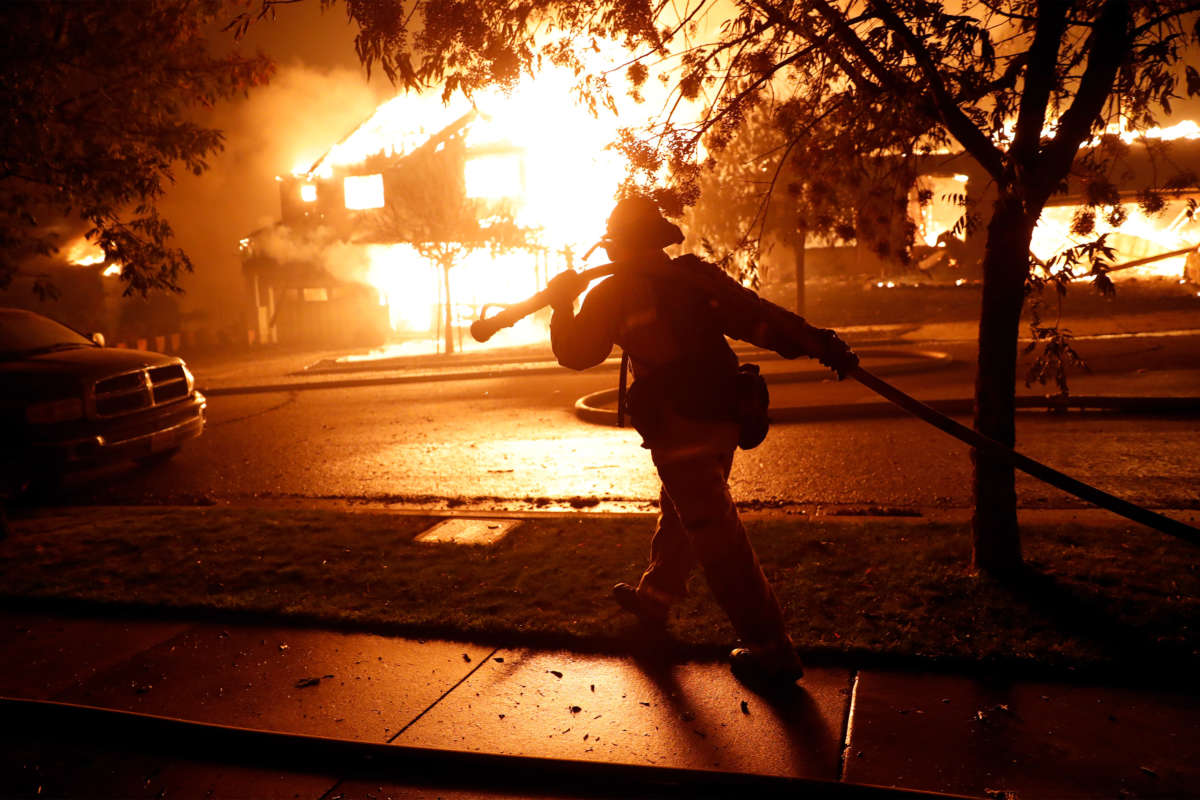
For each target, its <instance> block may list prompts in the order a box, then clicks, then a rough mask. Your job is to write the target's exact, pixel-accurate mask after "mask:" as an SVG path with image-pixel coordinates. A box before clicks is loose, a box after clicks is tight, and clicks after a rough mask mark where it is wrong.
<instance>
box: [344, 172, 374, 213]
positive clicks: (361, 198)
mask: <svg viewBox="0 0 1200 800" xmlns="http://www.w3.org/2000/svg"><path fill="white" fill-rule="evenodd" d="M342 189H343V191H344V192H345V194H346V208H347V209H348V210H350V211H365V210H367V209H372V208H383V175H381V174H379V173H375V174H374V175H347V176H346V178H345V179H344V180H343V181H342Z"/></svg>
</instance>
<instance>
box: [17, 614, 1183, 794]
mask: <svg viewBox="0 0 1200 800" xmlns="http://www.w3.org/2000/svg"><path fill="white" fill-rule="evenodd" d="M0 638H2V639H3V641H4V642H5V645H6V646H5V648H4V653H3V655H0V686H2V687H3V693H4V694H5V695H6V696H7V697H6V699H5V700H4V701H3V705H4V707H5V718H6V719H7V720H8V722H9V724H8V725H6V726H4V728H3V730H2V732H0V739H2V740H4V744H5V748H4V755H3V756H0V786H4V787H6V789H5V790H4V792H3V794H4V796H5V797H163V798H179V797H185V798H191V797H196V798H201V797H204V798H207V797H236V798H242V797H245V798H268V797H290V798H313V800H317V799H318V798H333V797H342V798H351V797H361V798H384V797H406V798H407V797H426V796H428V797H434V796H437V797H507V796H521V797H527V796H531V795H539V796H546V795H547V794H548V795H549V796H563V797H576V796H597V795H599V796H647V797H653V796H665V795H670V796H702V795H705V794H706V792H710V793H711V791H716V788H717V787H720V786H722V785H723V784H722V783H721V781H723V780H735V779H736V780H742V781H746V782H747V783H746V784H745V787H744V788H745V789H746V790H754V791H756V793H765V794H768V795H770V794H773V793H777V792H779V791H783V790H785V789H786V790H788V791H790V792H801V791H802V790H806V789H807V790H816V791H817V792H818V793H819V794H821V795H822V796H826V795H828V794H829V793H831V792H834V791H835V790H836V789H839V788H840V789H843V790H847V791H849V790H854V791H857V790H858V789H860V788H861V787H869V786H877V787H896V788H899V789H906V790H912V791H916V792H939V793H950V794H956V795H966V796H973V797H1008V798H1037V797H1051V798H1069V797H1079V798H1094V797H1113V798H1116V797H1195V796H1200V697H1198V696H1197V694H1196V693H1195V691H1194V689H1193V688H1192V687H1188V686H1176V687H1173V686H1159V687H1153V688H1149V689H1147V688H1121V687H1111V686H1100V685H1090V684H1083V683H1078V682H1071V681H1053V680H1009V679H1005V678H1004V677H1003V676H996V675H991V676H982V675H969V674H952V673H931V674H914V673H906V672H899V671H889V670H884V669H876V668H858V667H856V666H855V665H853V664H846V665H842V666H830V665H823V666H819V667H814V668H812V669H810V670H809V672H808V674H807V675H806V676H805V678H804V679H803V680H802V681H801V682H800V683H799V684H798V686H797V687H796V688H795V689H794V691H788V692H780V693H777V694H773V695H770V696H764V695H762V694H758V693H756V692H754V691H752V690H750V689H748V688H747V687H745V686H743V685H742V684H741V683H739V682H738V681H737V680H735V679H734V678H733V677H732V675H731V674H730V672H729V670H728V668H727V667H726V666H725V665H724V664H721V663H705V662H682V663H679V662H670V661H666V660H663V659H661V658H658V657H656V656H655V655H654V654H653V652H652V651H649V652H646V653H643V654H641V655H627V656H613V655H591V654H586V653H578V652H565V651H558V650H551V651H542V650H530V649H525V648H513V649H510V648H505V647H499V648H495V647H489V646H479V645H475V644H471V643H469V642H454V641H440V640H414V639H404V638H395V637H388V636H377V635H372V634H365V633H340V632H333V631H324V630H312V629H298V628H283V627H271V626H261V625H245V626H231V625H213V624H207V623H202V624H188V623H165V622H154V621H134V620H113V619H103V618H85V617H71V616H63V615H57V614H51V613H21V612H16V611H8V612H4V613H0ZM11 698H25V699H32V700H43V701H56V702H58V703H66V704H70V706H69V707H68V708H67V709H66V710H64V709H63V707H61V706H55V707H49V708H41V707H36V706H35V707H32V708H31V707H29V706H26V705H23V704H17V703H16V702H15V701H14V700H12V699H11ZM79 706H86V707H96V708H101V709H113V710H117V711H124V712H136V713H138V714H145V715H153V718H151V719H149V721H147V718H140V719H138V720H134V721H133V722H129V721H128V720H116V721H114V720H112V719H110V718H108V717H104V716H101V717H98V718H97V717H95V716H91V715H88V714H85V713H82V712H81V711H80V710H79V708H78V707H79ZM160 717H168V718H173V719H182V720H189V721H194V722H197V723H205V724H208V725H218V726H233V727H232V728H228V729H227V728H218V729H204V732H205V734H206V735H205V737H203V738H198V737H197V736H196V735H195V733H194V732H193V731H191V730H190V729H187V728H185V729H184V730H183V731H175V730H173V729H166V730H163V731H160V730H158V729H152V728H150V727H149V725H150V723H153V722H155V721H156V720H157V719H158V718H160ZM139 726H140V727H141V728H142V729H143V730H142V732H141V734H139V733H138V728H139ZM131 727H132V729H133V732H132V733H131V732H130V731H129V729H130V728H131ZM244 729H252V730H253V731H267V732H272V733H271V734H270V735H265V736H262V737H261V738H249V739H246V738H239V736H242V735H243V734H244V733H245V730H244ZM289 734H301V735H303V736H304V737H321V738H319V739H308V738H304V739H286V738H284V739H280V737H282V736H284V735H289ZM272 737H274V738H272ZM347 742H349V743H350V744H347ZM354 743H357V744H358V745H360V746H361V747H362V748H364V752H366V754H367V757H366V758H365V761H364V758H363V757H362V754H361V753H358V752H357V751H355V750H354V749H353V748H354V747H355V744H354ZM346 748H351V749H349V750H347V749H346ZM365 748H370V750H365ZM379 748H392V752H394V753H395V755H396V756H397V759H396V760H395V761H394V762H393V761H389V760H388V759H387V758H386V754H387V751H386V750H380V749H379ZM310 751H311V752H310ZM302 752H303V753H305V755H304V756H303V758H300V757H299V756H298V754H300V753H302ZM447 758H449V759H452V761H450V762H445V759H447ZM439 759H441V760H439ZM480 759H483V760H480ZM298 762H299V763H298ZM531 763H532V765H534V766H535V767H537V769H535V770H533V771H532V772H531V771H530V769H529V768H528V767H529V765H530V764H531ZM364 764H366V765H368V767H367V768H364ZM484 768H486V769H487V770H489V771H490V772H489V773H488V774H481V773H480V770H482V769H484ZM621 770H642V771H635V772H632V773H630V772H622V771H621ZM489 775H490V777H489ZM614 779H615V780H617V781H618V783H614V784H612V785H611V788H612V789H613V791H612V793H609V791H608V790H607V789H606V788H605V787H606V786H609V785H610V784H609V783H607V782H609V781H612V780H614ZM768 780H774V781H775V782H774V783H771V782H767V781H768ZM706 785H707V788H705V787H706ZM618 786H619V787H620V788H619V791H618V789H617V787H618ZM456 787H457V788H456ZM726 788H730V790H731V791H732V787H731V786H729V787H726ZM864 791H865V790H864ZM716 793H717V795H718V796H722V795H724V791H717V792H716ZM863 796H867V795H863ZM870 796H875V795H870ZM882 796H886V795H882ZM897 796H900V795H897Z"/></svg>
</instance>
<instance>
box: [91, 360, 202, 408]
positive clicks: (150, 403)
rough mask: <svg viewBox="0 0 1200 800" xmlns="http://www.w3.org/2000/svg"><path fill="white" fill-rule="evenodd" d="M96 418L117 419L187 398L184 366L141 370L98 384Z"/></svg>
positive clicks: (101, 381) (98, 382)
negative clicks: (123, 415) (117, 417)
mask: <svg viewBox="0 0 1200 800" xmlns="http://www.w3.org/2000/svg"><path fill="white" fill-rule="evenodd" d="M95 394H96V414H97V416H100V417H116V416H120V415H121V414H132V413H133V412H135V411H140V410H142V409H144V408H152V407H154V406H159V405H162V404H163V403H169V402H171V401H173V400H179V399H181V398H184V397H187V394H188V386H187V377H186V376H185V375H184V372H183V366H182V365H181V364H170V365H168V366H165V367H152V368H150V369H139V370H137V371H136V372H126V373H124V374H123V375H116V376H114V377H112V378H105V379H104V380H100V381H96V386H95Z"/></svg>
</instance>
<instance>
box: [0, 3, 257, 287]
mask: <svg viewBox="0 0 1200 800" xmlns="http://www.w3.org/2000/svg"><path fill="white" fill-rule="evenodd" d="M236 6H237V2H236V0H193V2H188V3H179V2H174V0H87V1H86V2H80V0H11V1H10V2H7V3H4V4H3V6H2V8H0V106H3V108H4V109H5V111H6V119H5V124H4V126H3V127H2V128H0V289H2V288H5V287H7V286H9V284H10V283H11V282H12V280H13V278H14V277H15V276H16V275H17V274H19V273H20V272H21V271H22V270H23V269H29V265H30V264H31V263H34V262H36V261H37V259H38V258H39V257H46V256H53V255H54V254H56V253H57V252H58V249H59V248H60V247H61V246H62V245H63V244H65V241H66V239H67V238H68V237H74V236H77V235H79V234H80V233H83V234H85V235H86V236H87V237H88V238H89V239H90V240H91V241H93V242H94V243H96V244H97V245H99V246H100V248H101V249H102V250H103V251H104V255H105V257H106V259H107V260H108V261H110V262H113V263H120V264H122V265H123V267H124V269H123V271H122V272H121V280H122V281H124V282H125V284H126V287H125V291H126V294H130V293H135V292H136V293H140V294H145V293H146V292H148V291H150V290H152V289H168V290H178V288H179V287H178V283H177V281H178V278H179V276H180V274H181V273H182V272H189V271H191V269H192V264H191V261H190V260H189V259H188V257H187V255H186V254H185V253H184V252H182V251H181V250H179V249H177V248H174V247H172V246H171V245H170V240H171V237H172V231H171V226H170V224H169V223H168V222H167V220H165V219H164V218H163V217H162V216H161V215H160V214H159V212H158V210H157V209H156V207H155V204H156V203H157V201H158V200H160V199H161V198H162V196H163V194H164V191H165V189H166V186H167V185H168V184H169V183H170V182H171V181H172V179H173V174H174V170H175V169H176V168H177V167H178V166H182V167H183V168H184V169H187V170H189V171H190V172H193V173H195V174H200V173H202V172H203V171H204V170H205V169H206V168H207V167H208V161H207V160H208V159H209V158H210V157H211V156H212V155H213V154H215V153H216V152H218V151H219V150H220V149H221V146H222V144H221V142H222V135H221V132H220V131H217V130H213V129H211V128H207V127H205V126H204V125H202V124H199V123H197V122H195V121H194V120H193V119H192V118H191V116H190V115H191V112H192V111H193V110H194V109H196V108H197V107H203V106H209V105H212V104H213V103H215V102H216V101H218V100H221V99H223V98H227V97H231V96H233V95H235V94H237V93H239V92H243V91H246V90H247V89H248V88H249V87H252V86H254V85H257V84H260V83H263V82H265V81H266V80H267V78H268V77H269V75H270V71H271V65H270V62H269V61H268V60H267V59H266V58H265V57H264V56H261V55H258V56H254V57H243V56H241V55H238V54H237V53H234V54H231V55H224V56H215V55H212V54H211V53H210V51H209V48H208V43H207V41H206V39H205V30H206V26H208V25H210V24H211V23H212V22H214V21H217V20H224V19H225V18H227V17H228V16H229V15H230V14H232V13H233V11H232V9H233V8H234V7H236ZM34 287H35V290H36V291H38V292H40V293H42V294H43V295H45V294H54V293H55V292H56V289H55V287H54V286H52V285H50V284H49V283H48V282H47V281H46V279H45V276H44V275H43V276H42V277H40V278H37V279H36V280H35V283H34Z"/></svg>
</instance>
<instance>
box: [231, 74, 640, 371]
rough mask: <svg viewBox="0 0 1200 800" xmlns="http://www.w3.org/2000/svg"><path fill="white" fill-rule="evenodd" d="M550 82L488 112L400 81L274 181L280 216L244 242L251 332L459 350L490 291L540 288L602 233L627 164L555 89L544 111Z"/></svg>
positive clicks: (512, 335) (285, 339) (515, 295)
mask: <svg viewBox="0 0 1200 800" xmlns="http://www.w3.org/2000/svg"><path fill="white" fill-rule="evenodd" d="M553 91H555V88H554V87H553V86H546V85H539V87H538V89H537V91H534V90H532V89H531V90H529V91H526V92H523V93H514V94H513V95H511V96H505V97H503V98H496V99H495V100H494V108H495V109H496V110H495V111H494V112H493V113H489V112H487V111H485V110H482V108H481V107H480V106H476V107H471V108H468V109H465V110H463V109H458V110H455V109H452V108H448V107H446V106H443V105H442V104H440V103H436V104H434V103H432V102H430V101H427V100H424V99H423V98H420V97H413V96H409V95H402V96H399V97H397V98H395V99H393V100H391V101H388V102H387V103H385V104H383V105H382V106H380V107H379V109H377V110H376V112H375V114H374V115H373V116H372V117H371V118H370V119H368V120H367V121H366V122H364V123H363V124H362V125H361V126H359V128H357V129H356V130H355V131H353V132H352V133H351V134H350V135H348V136H347V137H345V138H344V139H342V140H341V141H340V142H338V143H337V144H336V145H334V146H333V147H332V148H331V149H330V150H329V151H328V152H326V153H325V154H324V155H323V156H322V157H321V158H320V159H318V160H317V162H316V163H315V164H312V165H311V166H305V167H302V168H300V169H297V170H295V171H294V172H293V173H292V174H291V175H288V176H286V177H281V178H279V179H277V180H278V182H279V190H280V207H281V217H280V220H279V221H278V222H277V223H276V224H274V225H271V226H269V227H267V228H263V229H260V230H258V231H255V232H254V233H252V234H250V235H249V236H247V237H246V238H245V239H243V240H242V243H241V253H242V261H243V270H244V275H245V279H246V290H247V297H248V299H249V301H250V302H251V303H252V305H253V311H252V314H251V319H253V320H255V321H256V325H257V331H256V334H257V337H258V339H259V340H260V341H262V342H281V343H302V342H303V343H319V344H326V345H336V346H343V345H354V346H363V345H371V346H374V345H379V344H382V343H383V342H384V341H391V342H393V343H395V344H396V345H397V346H399V347H405V346H406V345H407V346H408V347H410V348H411V349H412V350H414V351H417V352H422V351H423V352H429V351H430V350H431V349H432V348H433V347H437V348H439V349H443V350H445V351H447V352H452V351H454V350H457V349H460V348H461V347H462V346H463V345H464V337H463V335H462V333H463V331H464V330H465V329H466V327H468V326H469V324H470V322H471V321H472V320H474V319H475V318H476V317H477V316H478V314H479V311H480V309H481V307H482V306H483V305H484V304H486V303H495V302H510V301H518V300H521V299H523V298H525V297H528V296H529V295H530V294H533V293H534V292H536V291H538V290H539V289H541V288H542V287H544V286H545V284H546V282H547V280H548V279H549V278H550V277H551V276H552V275H553V274H555V273H557V272H558V271H560V270H561V269H563V268H565V267H567V266H568V265H570V264H571V263H572V259H573V253H574V252H576V250H577V249H578V247H579V243H581V242H583V243H589V242H591V241H595V239H596V238H597V237H598V235H599V232H600V230H602V228H603V224H604V217H605V215H606V214H607V210H608V208H607V207H608V206H609V205H610V204H611V202H612V198H613V195H614V192H615V189H616V187H617V184H618V182H619V180H620V177H621V171H620V169H619V167H618V166H617V164H616V163H615V158H614V157H613V155H612V154H611V153H609V152H607V151H606V150H605V148H604V144H605V143H606V139H607V138H608V137H610V136H611V135H612V131H611V130H609V129H607V128H606V127H605V126H603V125H598V124H597V121H596V120H595V119H594V118H592V117H590V116H589V115H586V112H580V111H579V110H577V109H573V108H569V107H564V104H561V103H559V104H558V106H559V109H560V110H559V113H558V115H557V116H556V117H555V118H553V119H547V118H546V115H545V113H544V109H545V108H546V107H547V106H546V105H545V104H542V101H541V100H540V99H539V97H540V95H542V94H545V93H546V92H553ZM481 100H482V101H483V104H486V101H487V98H476V102H477V103H480V101H481ZM526 106H528V107H526ZM550 107H553V106H550ZM531 108H540V109H543V112H542V113H538V114H533V113H530V110H531ZM535 156H536V157H535ZM545 325H546V320H545V319H542V318H533V319H530V320H528V321H526V322H525V323H523V324H522V325H520V326H517V327H515V328H514V329H512V330H510V331H506V332H505V333H504V334H503V335H502V336H500V337H497V338H498V339H499V340H500V342H501V343H508V344H513V343H517V342H525V341H532V340H536V339H541V338H544V337H545V335H546V333H545ZM466 339H467V341H466V342H465V343H466V344H473V343H471V342H469V337H466Z"/></svg>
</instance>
